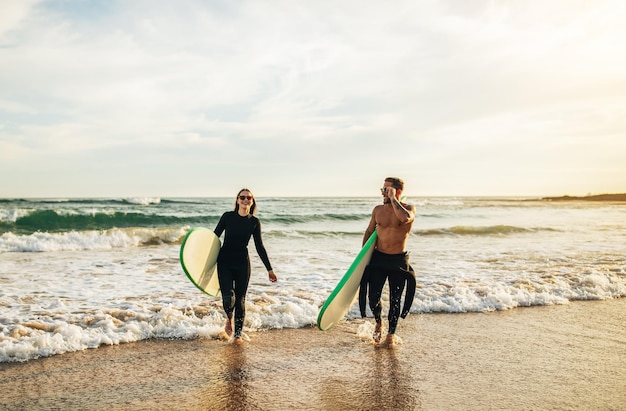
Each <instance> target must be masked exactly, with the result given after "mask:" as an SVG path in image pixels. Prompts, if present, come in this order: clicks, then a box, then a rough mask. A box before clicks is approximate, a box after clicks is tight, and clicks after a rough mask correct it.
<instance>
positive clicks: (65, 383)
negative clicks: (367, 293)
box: [0, 299, 626, 410]
mask: <svg viewBox="0 0 626 411" xmlns="http://www.w3.org/2000/svg"><path fill="white" fill-rule="evenodd" d="M369 321H370V322H371V319H370V320H369ZM625 325H626V299H619V300H612V301H600V302H576V303H571V304H569V305H565V306H551V307H532V308H520V309H515V310H510V311H505V312H494V313H484V314H425V315H410V316H409V317H408V318H407V319H406V320H401V321H400V325H399V327H398V335H399V336H400V337H401V339H402V344H401V345H399V346H397V347H396V348H395V349H391V350H389V349H381V348H374V346H373V344H372V343H371V342H370V341H368V340H367V339H363V338H359V337H358V336H357V330H358V329H359V327H361V328H362V329H366V330H369V328H368V327H370V328H371V326H370V325H369V324H367V325H364V323H363V321H352V322H350V323H342V324H340V325H339V326H337V327H335V328H333V329H332V330H330V331H326V332H321V331H318V330H317V329H315V328H307V329H298V330H277V331H267V332H255V333H249V335H250V338H251V341H250V342H248V343H245V344H244V345H243V346H239V347H238V346H232V345H229V344H227V343H225V342H222V341H217V340H194V341H181V340H176V341H170V340H157V341H147V342H139V343H134V344H125V345H121V346H113V347H103V348H99V349H95V350H86V351H82V352H77V353H71V354H64V355H58V356H54V357H50V358H44V359H39V360H33V361H29V362H27V363H4V364H0V392H1V393H2V394H1V395H0V409H2V410H54V409H59V410H68V409H80V410H154V409H171V410H296V409H298V410H372V409H382V410H392V409H393V410H460V409H463V410H499V409H506V410H531V409H542V410H591V409H593V410H596V409H601V410H623V409H626V327H625Z"/></svg>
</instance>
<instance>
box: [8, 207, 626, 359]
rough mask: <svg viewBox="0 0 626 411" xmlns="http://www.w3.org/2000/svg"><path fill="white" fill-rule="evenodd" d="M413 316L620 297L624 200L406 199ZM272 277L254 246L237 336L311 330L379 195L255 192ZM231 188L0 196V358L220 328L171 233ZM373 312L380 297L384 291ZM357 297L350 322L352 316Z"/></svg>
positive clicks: (201, 216)
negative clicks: (168, 193) (411, 209)
mask: <svg viewBox="0 0 626 411" xmlns="http://www.w3.org/2000/svg"><path fill="white" fill-rule="evenodd" d="M407 201H408V202H410V203H412V204H414V205H415V206H416V209H417V217H416V221H415V223H414V225H413V230H412V233H411V235H410V237H409V241H408V244H407V248H408V251H409V253H410V259H411V264H412V266H413V268H414V270H415V272H416V274H417V290H416V296H415V300H414V303H413V307H412V310H411V313H412V315H421V314H426V313H460V312H486V311H494V310H509V309H519V308H520V307H531V306H537V305H553V304H567V303H569V302H570V301H574V300H607V299H614V298H620V297H624V296H626V264H625V263H626V256H625V255H624V252H623V245H624V244H625V242H626V241H625V240H626V223H625V222H626V203H619V202H585V201H566V202H553V201H552V202H551V201H542V200H540V199H534V198H469V197H446V198H441V197H437V198H419V197H415V198H411V197H409V198H408V199H407ZM257 202H258V210H259V211H258V217H259V218H260V219H261V222H262V230H263V240H264V243H265V246H266V248H267V250H268V253H269V257H270V260H271V262H272V265H273V267H274V269H275V272H276V274H277V275H278V278H279V281H278V283H276V284H272V283H270V282H269V281H268V280H267V276H266V273H265V270H264V268H263V266H262V264H261V262H260V260H259V258H258V256H257V255H256V252H255V250H254V247H253V246H252V244H251V246H250V247H249V248H250V256H251V263H252V279H251V284H250V289H249V292H248V297H247V302H246V309H247V314H246V323H245V325H244V331H245V332H257V331H262V330H268V329H281V328H301V327H308V326H312V325H313V324H315V321H316V318H317V314H318V312H319V308H320V307H321V305H322V304H323V302H324V300H325V299H326V298H327V297H328V295H329V294H330V292H331V291H332V289H333V288H334V286H335V285H336V283H337V282H338V281H339V279H340V278H341V277H342V276H343V274H344V273H345V271H346V270H347V268H348V267H349V265H350V263H351V262H352V259H353V258H354V257H355V256H356V254H357V253H358V251H359V249H360V247H361V243H362V238H363V232H364V230H365V228H366V226H367V223H368V220H369V218H370V215H371V211H372V209H373V207H374V206H376V205H377V204H380V203H381V198H377V197H362V198H258V199H257ZM233 205H234V199H229V198H156V197H150V198H139V197H138V198H119V199H115V198H114V199H97V198H87V199H63V198H61V199H4V200H0V362H15V361H28V360H31V359H35V358H39V357H46V356H50V355H55V354H61V353H65V352H72V351H77V350H83V349H87V348H97V347H100V346H103V345H112V344H123V343H128V342H134V341H139V340H146V339H155V338H183V339H196V338H208V339H212V338H217V336H218V334H219V332H220V331H221V330H222V328H223V325H224V314H223V311H222V309H221V301H220V299H219V298H216V297H209V296H207V295H205V294H203V293H201V292H200V291H198V290H197V289H196V288H195V287H194V286H193V284H191V283H190V282H189V281H188V280H187V278H186V276H185V274H184V273H183V271H182V268H181V266H180V262H179V258H178V257H179V249H180V242H181V240H182V238H183V237H184V235H185V233H186V232H187V231H188V230H189V229H191V228H193V227H207V228H210V229H213V228H215V225H216V224H217V221H218V220H219V217H220V216H221V214H222V213H223V212H225V211H227V210H231V209H232V208H233ZM383 304H384V307H385V311H386V307H387V306H388V302H387V301H386V300H385V301H384V303H383ZM359 317H360V314H359V312H358V308H357V307H356V306H353V307H352V309H351V310H350V312H349V313H348V315H347V316H346V320H347V321H351V320H354V319H356V318H359Z"/></svg>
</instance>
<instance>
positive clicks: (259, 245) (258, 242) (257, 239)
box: [252, 220, 272, 271]
mask: <svg viewBox="0 0 626 411" xmlns="http://www.w3.org/2000/svg"><path fill="white" fill-rule="evenodd" d="M252 236H253V237H254V246H255V247H256V252H257V253H258V254H259V257H260V258H261V261H263V265H264V266H265V269H266V270H267V271H271V270H272V265H271V264H270V259H269V257H268V256H267V251H266V250H265V246H264V245H263V239H262V238H261V221H260V220H258V221H257V224H256V227H255V228H254V231H253V232H252Z"/></svg>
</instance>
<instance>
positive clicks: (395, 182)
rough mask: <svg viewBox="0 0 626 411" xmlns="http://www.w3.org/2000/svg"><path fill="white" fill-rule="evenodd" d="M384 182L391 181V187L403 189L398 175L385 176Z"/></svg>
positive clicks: (402, 183)
mask: <svg viewBox="0 0 626 411" xmlns="http://www.w3.org/2000/svg"><path fill="white" fill-rule="evenodd" d="M385 182H386V183H391V185H392V187H393V188H395V189H396V190H404V181H402V179H401V178H398V177H387V178H386V179H385Z"/></svg>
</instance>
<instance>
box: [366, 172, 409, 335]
mask: <svg viewBox="0 0 626 411" xmlns="http://www.w3.org/2000/svg"><path fill="white" fill-rule="evenodd" d="M402 190H404V182H403V181H402V180H401V179H399V178H397V177H388V178H386V179H385V183H384V185H383V188H381V189H380V191H381V193H382V195H383V204H382V205H378V206H376V207H374V210H373V211H372V218H371V219H370V222H369V225H368V226H367V229H366V230H365V235H364V236H363V244H365V243H366V242H367V240H368V239H369V238H370V236H371V235H372V234H373V233H374V231H375V230H376V231H377V235H378V238H377V239H376V244H375V249H374V252H373V254H372V258H371V260H370V262H369V264H368V266H367V268H366V269H365V272H364V274H363V279H362V280H361V289H360V292H359V306H360V309H361V315H362V316H363V317H365V298H366V293H367V288H368V287H369V294H368V297H369V305H370V308H371V309H372V313H373V314H374V319H375V320H376V325H375V328H374V335H373V338H374V342H375V343H376V344H377V345H379V346H385V347H392V346H393V345H394V344H395V337H394V335H395V332H396V327H397V325H398V319H399V318H400V317H402V318H404V317H406V315H407V314H408V313H409V310H410V308H411V304H412V303H413V297H414V296H415V273H414V272H413V269H412V268H411V266H410V265H409V256H408V254H407V252H406V240H407V238H408V237H409V234H410V233H411V227H412V226H413V221H414V220H415V207H414V206H412V205H409V204H405V203H403V202H401V201H400V195H401V194H402ZM387 279H389V304H390V307H389V315H388V317H387V318H388V320H389V331H388V333H387V338H386V339H385V341H384V342H383V343H380V340H381V331H382V316H381V313H382V304H381V295H382V292H383V287H384V286H385V281H386V280H387ZM407 282H408V287H407V294H406V296H405V300H404V308H403V310H402V313H401V312H400V300H401V298H402V292H403V291H404V287H405V285H406V283H407Z"/></svg>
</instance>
